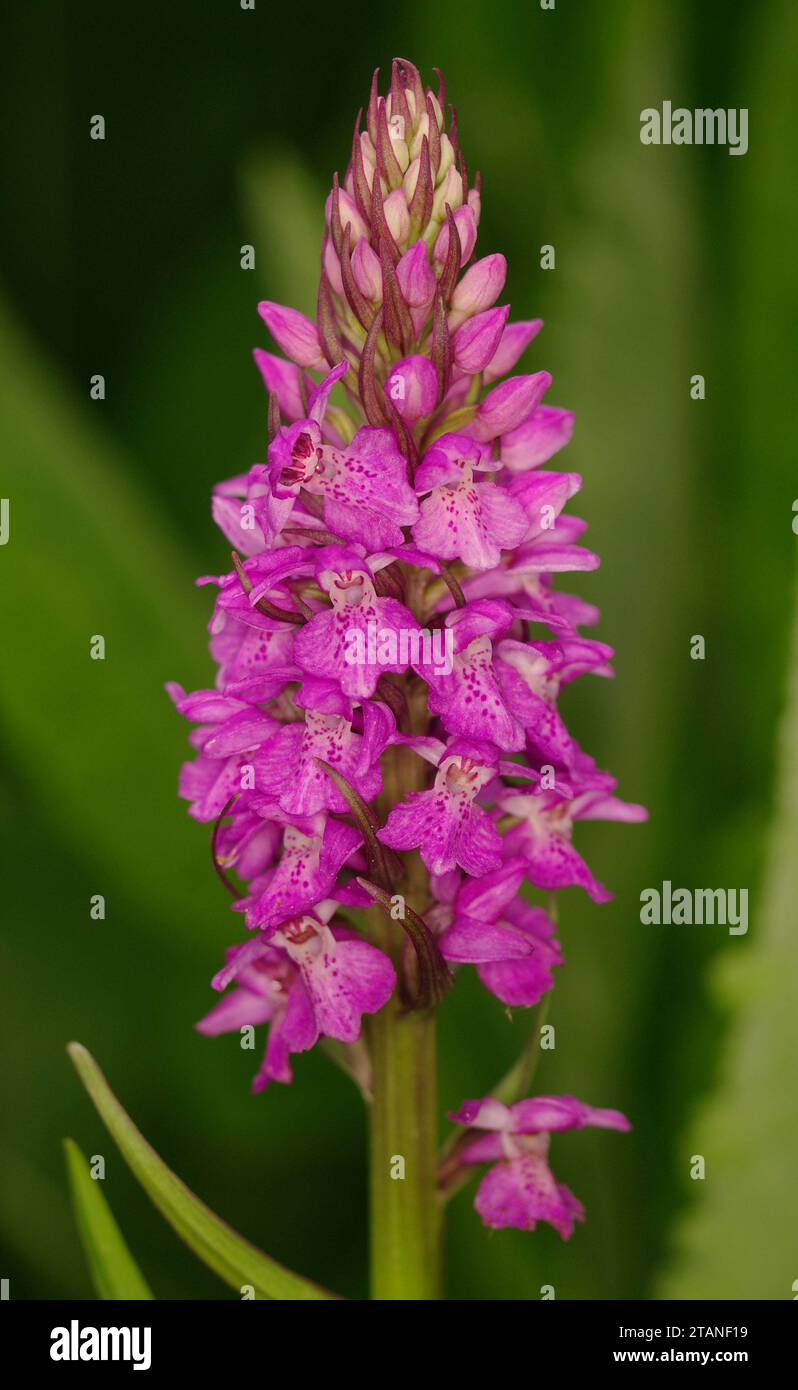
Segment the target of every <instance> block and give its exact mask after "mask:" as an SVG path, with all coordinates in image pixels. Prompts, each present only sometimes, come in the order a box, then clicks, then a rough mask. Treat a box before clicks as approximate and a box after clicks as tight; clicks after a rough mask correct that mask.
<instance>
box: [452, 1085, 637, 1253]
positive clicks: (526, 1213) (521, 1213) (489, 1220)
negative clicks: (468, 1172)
mask: <svg viewBox="0 0 798 1390" xmlns="http://www.w3.org/2000/svg"><path fill="white" fill-rule="evenodd" d="M449 1118H450V1119H451V1120H453V1121H454V1123H455V1124H459V1125H466V1126H467V1127H468V1129H469V1130H471V1129H482V1130H485V1131H486V1133H485V1135H484V1136H483V1137H482V1138H475V1139H473V1140H471V1141H470V1142H467V1143H466V1144H465V1145H464V1147H463V1148H462V1149H461V1150H460V1151H459V1160H460V1162H461V1163H465V1164H471V1163H492V1162H493V1161H494V1160H498V1162H496V1163H494V1166H493V1167H491V1168H489V1169H488V1172H487V1173H486V1174H485V1176H484V1178H483V1179H482V1182H481V1183H480V1185H479V1188H478V1190H477V1195H476V1199H475V1202H474V1206H475V1207H476V1210H477V1211H478V1212H479V1214H480V1216H481V1217H482V1220H483V1222H484V1224H485V1225H486V1226H491V1227H493V1229H494V1230H500V1229H503V1228H504V1227H507V1226H514V1227H516V1228H517V1229H518V1230H521V1231H534V1229H535V1227H536V1225H537V1223H538V1221H546V1222H548V1224H549V1225H550V1226H553V1227H554V1229H555V1231H557V1232H558V1233H559V1235H561V1236H562V1238H563V1240H568V1239H569V1237H570V1236H571V1235H572V1234H573V1229H574V1222H575V1221H584V1219H585V1213H584V1208H583V1207H582V1204H581V1202H579V1201H577V1199H576V1197H575V1196H574V1194H573V1193H572V1192H571V1191H569V1189H568V1188H567V1187H565V1186H564V1185H563V1184H562V1183H558V1182H557V1180H556V1178H555V1177H554V1175H553V1174H552V1171H551V1169H550V1168H549V1164H548V1153H549V1141H550V1137H551V1133H552V1132H553V1131H559V1130H565V1129H583V1128H584V1127H585V1126H586V1125H595V1126H597V1127H598V1128H600V1129H620V1130H629V1129H631V1125H630V1124H629V1121H628V1120H627V1119H626V1116H625V1115H622V1114H621V1113H620V1111H619V1110H596V1109H594V1107H593V1106H591V1105H585V1104H584V1103H583V1102H582V1101H580V1100H576V1099H575V1097H574V1096H537V1097H535V1099H534V1100H522V1101H519V1102H518V1103H517V1104H516V1105H503V1104H502V1102H501V1101H498V1100H494V1099H493V1097H492V1096H486V1097H485V1099H484V1100H467V1101H464V1102H463V1104H462V1105H461V1107H460V1109H459V1110H458V1111H456V1112H453V1113H451V1114H450V1116H449Z"/></svg>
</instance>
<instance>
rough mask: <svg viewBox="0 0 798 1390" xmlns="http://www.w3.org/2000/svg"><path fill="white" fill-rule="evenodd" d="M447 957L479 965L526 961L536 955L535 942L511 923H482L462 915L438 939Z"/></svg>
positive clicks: (443, 954)
mask: <svg viewBox="0 0 798 1390" xmlns="http://www.w3.org/2000/svg"><path fill="white" fill-rule="evenodd" d="M438 945H439V947H440V950H441V955H442V956H443V957H444V959H445V960H451V961H462V962H465V963H467V964H471V965H477V964H481V963H482V962H483V961H523V960H524V959H525V958H526V957H527V956H531V954H532V950H533V947H532V943H531V942H530V941H528V940H527V939H526V938H525V937H523V936H522V935H521V933H520V932H515V931H513V930H512V929H511V928H509V927H507V926H503V925H502V926H500V925H498V924H497V923H495V922H479V921H477V920H476V918H474V917H465V916H460V915H458V916H457V917H455V920H454V922H453V923H452V925H451V926H450V927H449V928H447V930H446V931H445V932H443V933H442V935H441V936H440V937H439V938H438Z"/></svg>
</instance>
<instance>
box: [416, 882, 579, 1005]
mask: <svg viewBox="0 0 798 1390" xmlns="http://www.w3.org/2000/svg"><path fill="white" fill-rule="evenodd" d="M525 877H526V864H525V862H524V860H523V859H518V858H515V859H512V858H511V859H507V860H505V862H504V863H503V864H502V865H501V867H500V868H498V869H496V870H494V871H493V872H491V873H485V874H482V875H481V876H480V877H479V878H468V879H466V880H465V881H462V880H457V879H456V878H454V876H453V875H449V876H448V877H447V878H444V879H441V880H439V881H438V883H437V884H436V885H435V887H436V894H437V896H438V899H439V901H438V905H437V906H436V907H435V908H434V909H433V911H432V913H430V914H428V917H429V919H430V920H431V921H433V922H434V924H435V927H436V929H437V930H438V931H439V932H440V933H441V934H440V935H439V937H438V945H439V946H440V949H441V952H442V954H443V956H444V958H445V959H446V960H448V961H452V962H458V961H463V962H468V963H470V964H473V965H476V967H477V974H478V975H479V978H480V979H481V981H482V983H483V984H484V985H485V987H486V989H489V990H490V992H491V994H495V995H496V998H497V999H500V1000H501V1001H502V1003H503V1004H507V1005H508V1006H509V1007H511V1008H514V1007H523V1008H529V1007H531V1005H533V1004H537V1003H539V1001H540V999H541V998H542V997H543V995H544V994H546V993H547V992H548V990H550V989H551V987H552V985H553V984H554V979H553V976H552V973H551V972H552V969H553V967H554V966H556V965H562V963H563V957H562V953H561V951H560V947H559V943H558V942H557V941H555V940H554V931H555V928H554V923H553V922H552V921H551V919H550V918H549V917H548V916H547V915H546V913H545V912H544V911H543V909H542V908H540V907H532V906H531V905H530V904H529V903H526V902H524V900H523V898H521V897H519V890H520V887H521V884H522V883H523V881H524V878H525ZM452 879H454V881H453V882H452V881H451V880H452Z"/></svg>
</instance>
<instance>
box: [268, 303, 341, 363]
mask: <svg viewBox="0 0 798 1390" xmlns="http://www.w3.org/2000/svg"><path fill="white" fill-rule="evenodd" d="M258 313H259V314H260V316H261V318H262V319H263V321H264V323H265V324H266V327H267V328H268V330H269V332H270V333H271V335H272V337H273V338H274V340H275V342H276V343H277V344H278V346H279V347H280V348H282V350H283V352H284V353H285V355H286V357H290V358H291V361H292V362H296V363H297V365H298V366H300V367H315V368H317V369H318V370H320V371H323V370H325V369H326V366H327V363H326V362H325V360H324V357H323V355H322V351H321V347H320V346H319V339H318V335H317V333H316V326H315V324H313V323H311V321H310V319H309V318H306V316H305V315H304V314H300V312H299V310H298V309H292V308H290V307H289V306H288V305H284V304H273V303H272V302H271V300H268V299H264V300H263V301H262V302H261V303H260V304H259V305H258Z"/></svg>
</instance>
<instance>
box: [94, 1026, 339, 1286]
mask: <svg viewBox="0 0 798 1390" xmlns="http://www.w3.org/2000/svg"><path fill="white" fill-rule="evenodd" d="M67 1051H68V1053H69V1055H70V1057H71V1059H72V1062H73V1063H74V1066H75V1069H76V1071H77V1073H78V1076H79V1077H80V1079H81V1081H82V1082H83V1084H84V1086H85V1087H86V1090H87V1091H88V1093H89V1095H90V1096H91V1099H92V1100H93V1101H94V1104H95V1105H96V1107H97V1110H98V1111H99V1114H100V1117H101V1119H102V1120H103V1122H104V1124H105V1125H106V1127H107V1128H108V1130H109V1132H110V1133H111V1135H112V1136H113V1138H114V1139H115V1140H116V1143H117V1144H118V1146H119V1150H120V1152H121V1154H122V1157H123V1158H124V1159H125V1162H126V1163H127V1164H128V1166H129V1168H130V1170H131V1172H132V1173H133V1175H134V1177H135V1178H137V1179H138V1181H139V1182H140V1183H141V1185H142V1187H143V1188H144V1190H145V1192H146V1193H147V1195H148V1197H149V1198H150V1199H151V1201H152V1202H153V1203H154V1204H155V1206H156V1207H157V1208H158V1210H159V1212H160V1213H161V1215H162V1216H164V1217H166V1220H167V1221H168V1222H169V1224H170V1226H172V1227H173V1229H174V1230H175V1231H176V1232H177V1234H178V1235H179V1236H180V1239H181V1240H183V1241H184V1242H185V1244H186V1245H188V1246H189V1248H190V1249H191V1250H193V1251H194V1254H195V1255H198V1256H199V1258H200V1259H201V1260H202V1261H203V1263H204V1264H206V1265H207V1266H208V1268H209V1269H212V1270H213V1272H214V1273H215V1274H218V1275H219V1278H220V1279H223V1280H224V1282H225V1283H226V1284H229V1285H230V1287H231V1288H233V1289H235V1290H236V1292H240V1290H241V1289H242V1288H243V1287H244V1286H245V1285H251V1286H252V1287H253V1289H254V1290H255V1297H256V1298H260V1299H280V1300H289V1301H304V1300H308V1299H313V1300H320V1299H334V1298H337V1297H338V1295H337V1294H333V1293H329V1292H328V1291H327V1290H326V1289H322V1288H320V1287H319V1285H318V1284H313V1283H311V1281H310V1280H309V1279H303V1278H302V1277H301V1275H299V1274H294V1272H293V1271H292V1270H290V1269H286V1268H285V1266H284V1265H281V1264H278V1263H277V1261H276V1260H272V1259H270V1258H269V1256H268V1255H264V1253H263V1251H262V1250H258V1249H257V1248H256V1247H255V1246H254V1245H250V1243H249V1241H247V1240H245V1239H244V1238H243V1236H240V1235H238V1233H237V1232H236V1231H234V1230H233V1229H232V1228H231V1227H230V1226H228V1225H227V1223H226V1222H224V1221H222V1220H221V1219H220V1217H218V1216H217V1215H216V1214H215V1212H212V1211H211V1210H210V1208H209V1207H206V1205H205V1203H204V1202H201V1201H200V1199H199V1197H197V1196H195V1194H194V1193H193V1192H192V1191H191V1190H190V1188H188V1187H186V1184H185V1183H184V1182H181V1180H180V1178H178V1177H177V1176H176V1174H175V1173H173V1172H172V1171H171V1169H170V1168H167V1166H166V1164H165V1163H164V1161H163V1159H161V1158H159V1156H158V1154H157V1153H156V1152H155V1150H154V1149H153V1147H152V1145H151V1144H148V1143H147V1140H146V1139H145V1138H144V1136H143V1134H142V1133H141V1132H140V1130H138V1129H137V1128H136V1126H135V1125H134V1123H133V1121H132V1120H131V1118H130V1116H129V1115H128V1114H127V1112H126V1111H125V1110H124V1109H123V1108H122V1106H121V1105H120V1103H119V1101H118V1100H117V1099H116V1096H115V1095H114V1094H113V1091H112V1090H111V1088H110V1087H109V1085H108V1082H107V1081H106V1079H105V1077H104V1076H103V1074H102V1072H101V1071H100V1068H99V1067H98V1065H97V1063H96V1062H95V1060H94V1058H93V1057H92V1056H91V1053H89V1052H87V1050H86V1048H85V1047H83V1046H82V1045H81V1044H80V1043H70V1044H69V1046H68V1048H67Z"/></svg>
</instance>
